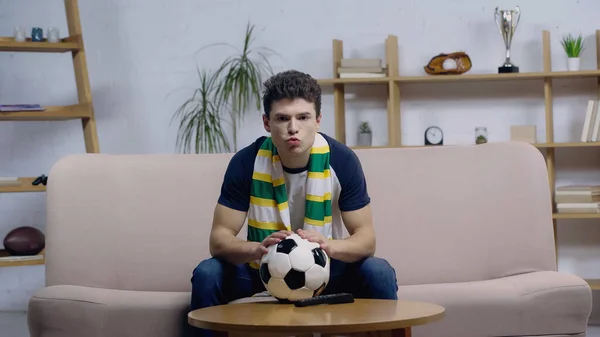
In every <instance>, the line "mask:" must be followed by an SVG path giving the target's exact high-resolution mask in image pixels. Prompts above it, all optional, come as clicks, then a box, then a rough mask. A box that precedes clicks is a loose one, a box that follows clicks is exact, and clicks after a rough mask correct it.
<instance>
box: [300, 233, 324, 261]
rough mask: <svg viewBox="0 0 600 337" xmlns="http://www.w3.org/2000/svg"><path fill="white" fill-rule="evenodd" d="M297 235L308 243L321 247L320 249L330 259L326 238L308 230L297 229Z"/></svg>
mask: <svg viewBox="0 0 600 337" xmlns="http://www.w3.org/2000/svg"><path fill="white" fill-rule="evenodd" d="M297 233H298V235H299V236H300V237H301V238H303V239H306V240H308V241H310V242H316V243H318V244H319V245H320V246H321V249H323V250H324V251H325V253H326V254H327V255H328V256H329V257H331V246H330V245H329V242H328V241H329V240H327V238H326V237H325V236H323V234H321V233H319V232H317V231H314V230H310V229H309V230H303V229H299V230H298V231H297Z"/></svg>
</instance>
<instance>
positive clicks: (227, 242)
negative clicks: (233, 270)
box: [210, 237, 260, 265]
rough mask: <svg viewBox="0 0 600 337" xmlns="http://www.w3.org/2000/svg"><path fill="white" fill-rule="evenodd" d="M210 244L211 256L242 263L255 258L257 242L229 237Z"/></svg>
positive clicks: (233, 262)
mask: <svg viewBox="0 0 600 337" xmlns="http://www.w3.org/2000/svg"><path fill="white" fill-rule="evenodd" d="M214 242H215V243H214V244H211V247H210V253H211V255H212V256H213V257H218V258H221V259H223V260H225V261H228V262H229V263H232V264H236V265H237V264H243V263H247V262H251V261H254V260H256V259H257V257H256V252H257V248H258V246H259V245H260V243H259V242H252V241H246V240H242V239H239V238H237V237H231V238H226V239H220V240H215V241H214Z"/></svg>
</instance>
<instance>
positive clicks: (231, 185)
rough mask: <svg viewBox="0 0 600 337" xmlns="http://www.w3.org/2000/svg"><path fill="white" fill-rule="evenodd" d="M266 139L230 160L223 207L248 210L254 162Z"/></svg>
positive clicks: (223, 195)
mask: <svg viewBox="0 0 600 337" xmlns="http://www.w3.org/2000/svg"><path fill="white" fill-rule="evenodd" d="M266 138H267V137H265V136H262V137H259V138H258V139H256V140H255V141H254V142H253V143H252V144H250V145H248V146H246V147H244V148H242V149H240V150H239V151H238V152H236V153H235V154H234V155H233V157H232V158H231V159H230V161H229V165H228V166H227V171H226V172H225V176H224V178H223V185H222V187H221V195H220V196H219V203H220V204H221V205H224V206H227V207H229V208H233V209H236V210H239V211H243V212H246V211H247V210H248V206H249V204H250V185H251V182H252V174H253V171H254V161H255V158H256V154H257V153H258V150H259V149H260V146H261V145H262V143H263V142H264V141H265V139H266Z"/></svg>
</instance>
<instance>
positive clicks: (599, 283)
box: [585, 279, 600, 290]
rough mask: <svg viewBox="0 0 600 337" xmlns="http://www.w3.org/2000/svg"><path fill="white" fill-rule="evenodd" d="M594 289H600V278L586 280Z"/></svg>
mask: <svg viewBox="0 0 600 337" xmlns="http://www.w3.org/2000/svg"><path fill="white" fill-rule="evenodd" d="M585 281H586V282H587V283H588V284H589V285H590V288H592V290H600V279H587V280H585Z"/></svg>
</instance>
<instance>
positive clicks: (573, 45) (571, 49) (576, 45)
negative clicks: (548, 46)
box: [560, 34, 586, 57]
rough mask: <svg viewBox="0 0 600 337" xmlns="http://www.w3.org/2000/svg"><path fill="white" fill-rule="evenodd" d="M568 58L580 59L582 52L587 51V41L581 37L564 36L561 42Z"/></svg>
mask: <svg viewBox="0 0 600 337" xmlns="http://www.w3.org/2000/svg"><path fill="white" fill-rule="evenodd" d="M560 44H561V45H562V46H563V48H564V50H565V52H566V53H567V56H568V57H579V56H580V55H581V52H582V51H583V50H585V47H586V40H585V39H584V38H583V37H582V36H581V34H580V35H579V36H577V37H573V35H571V34H569V35H567V36H564V37H563V38H562V40H561V41H560Z"/></svg>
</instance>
